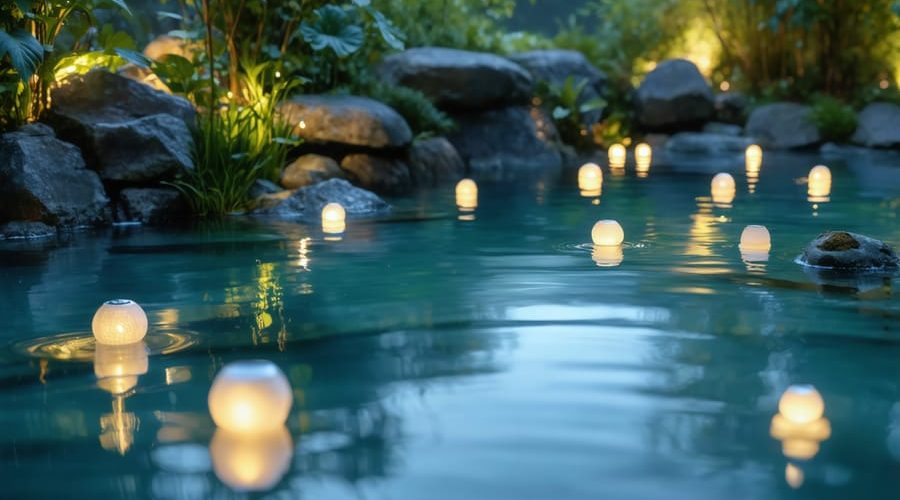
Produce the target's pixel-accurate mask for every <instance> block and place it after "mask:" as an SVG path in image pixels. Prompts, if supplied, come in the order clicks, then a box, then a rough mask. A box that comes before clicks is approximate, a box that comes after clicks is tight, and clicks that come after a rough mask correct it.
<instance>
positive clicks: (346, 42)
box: [300, 5, 365, 57]
mask: <svg viewBox="0 0 900 500" xmlns="http://www.w3.org/2000/svg"><path fill="white" fill-rule="evenodd" d="M315 14H316V19H315V22H313V23H307V22H306V21H304V22H303V24H302V25H301V26H300V34H301V35H302V36H303V39H304V40H305V41H306V43H308V44H309V45H310V46H311V47H312V48H313V50H315V51H317V52H318V51H321V50H325V49H326V48H328V49H331V50H332V51H334V53H335V54H336V55H337V56H338V57H347V56H349V55H350V54H353V53H354V52H356V51H357V50H359V49H360V48H361V47H362V45H363V40H364V38H365V35H364V33H363V29H362V27H361V26H359V25H358V24H355V23H354V22H353V19H351V18H350V16H349V15H348V14H347V12H346V11H344V9H342V8H340V7H337V6H335V5H326V6H324V7H321V8H318V9H316V11H315Z"/></svg>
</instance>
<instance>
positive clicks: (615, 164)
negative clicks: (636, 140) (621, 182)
mask: <svg viewBox="0 0 900 500" xmlns="http://www.w3.org/2000/svg"><path fill="white" fill-rule="evenodd" d="M627 156H628V151H627V150H626V149H625V146H623V145H621V144H613V145H612V146H610V147H609V149H608V150H606V157H607V160H608V161H609V166H610V168H613V169H623V168H625V160H626V158H627Z"/></svg>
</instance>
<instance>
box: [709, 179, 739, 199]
mask: <svg viewBox="0 0 900 500" xmlns="http://www.w3.org/2000/svg"><path fill="white" fill-rule="evenodd" d="M735 189H736V188H735V183H734V177H732V176H731V174H728V173H725V172H722V173H718V174H716V175H715V177H713V180H712V182H711V183H710V190H711V191H712V199H713V202H715V203H723V204H728V203H731V202H732V201H734V194H735Z"/></svg>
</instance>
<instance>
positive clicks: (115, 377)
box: [94, 342, 150, 394]
mask: <svg viewBox="0 0 900 500" xmlns="http://www.w3.org/2000/svg"><path fill="white" fill-rule="evenodd" d="M149 364H150V361H149V357H148V353H147V345H146V344H145V343H144V342H134V343H131V344H124V345H109V344H97V346H96V350H95V351H94V374H95V375H96V376H97V386H98V387H100V388H101V389H103V390H105V391H107V392H109V393H110V394H124V393H126V392H128V391H130V390H131V389H133V388H134V387H135V386H136V385H137V382H138V377H139V376H141V375H144V374H145V373H147V370H148V368H149Z"/></svg>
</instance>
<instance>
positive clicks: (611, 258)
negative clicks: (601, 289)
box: [591, 245, 625, 267]
mask: <svg viewBox="0 0 900 500" xmlns="http://www.w3.org/2000/svg"><path fill="white" fill-rule="evenodd" d="M624 258H625V256H624V254H623V253H622V246H621V245H616V246H608V245H594V249H593V251H592V252H591V259H592V260H593V261H594V263H595V264H597V266H599V267H615V266H618V265H619V264H621V263H622V260H624Z"/></svg>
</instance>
